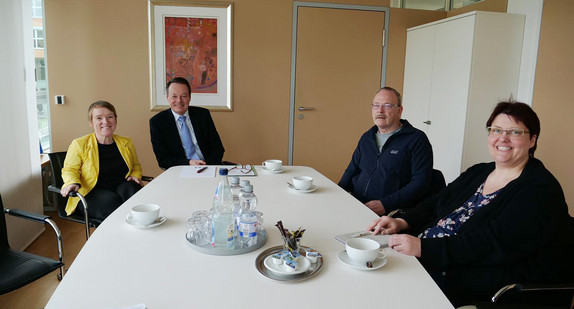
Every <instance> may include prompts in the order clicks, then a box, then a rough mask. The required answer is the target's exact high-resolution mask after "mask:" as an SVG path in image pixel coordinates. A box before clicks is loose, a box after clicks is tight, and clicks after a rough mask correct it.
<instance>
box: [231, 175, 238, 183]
mask: <svg viewBox="0 0 574 309" xmlns="http://www.w3.org/2000/svg"><path fill="white" fill-rule="evenodd" d="M229 183H230V184H234V185H236V184H239V177H237V176H231V177H229Z"/></svg>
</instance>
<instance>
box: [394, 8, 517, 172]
mask: <svg viewBox="0 0 574 309" xmlns="http://www.w3.org/2000/svg"><path fill="white" fill-rule="evenodd" d="M523 28H524V16H523V15H515V14H504V13H493V12H470V13H467V14H462V15H457V16H454V17H451V18H447V19H444V20H440V21H436V22H433V23H429V24H425V25H422V26H417V27H414V28H410V29H408V30H407V49H406V59H405V77H404V86H403V105H404V110H403V115H402V118H404V119H407V120H408V121H409V122H410V123H411V124H412V125H413V126H415V127H416V128H419V129H421V130H423V131H424V132H425V133H426V134H427V136H428V138H429V140H430V142H431V144H432V147H433V153H434V168H435V169H439V170H441V171H442V172H443V174H444V176H445V178H446V181H447V182H451V181H452V180H454V179H455V178H456V177H458V175H459V174H460V173H461V172H462V171H464V170H466V169H467V168H468V167H469V166H472V165H474V164H476V163H479V162H489V161H492V159H491V157H490V155H489V154H488V148H487V135H486V129H485V127H486V121H487V120H488V117H489V116H490V113H491V112H492V109H493V108H494V106H495V105H496V103H498V102H499V101H501V100H506V99H508V98H509V97H510V96H511V95H512V96H513V97H516V90H517V87H518V76H519V73H520V57H521V50H522V33H523Z"/></svg>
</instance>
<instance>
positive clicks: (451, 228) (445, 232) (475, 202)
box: [419, 183, 500, 238]
mask: <svg viewBox="0 0 574 309" xmlns="http://www.w3.org/2000/svg"><path fill="white" fill-rule="evenodd" d="M483 187H484V183H482V184H481V185H480V186H479V187H478V190H476V192H475V193H474V194H473V195H472V196H471V197H470V198H469V199H468V200H467V201H466V202H464V203H463V204H462V206H461V207H459V208H457V209H455V210H454V211H453V212H452V213H450V214H448V215H446V216H445V217H444V218H442V219H440V220H439V221H438V223H437V224H436V226H433V227H430V228H428V229H426V230H425V231H424V232H423V233H421V235H419V238H442V237H449V236H454V235H456V234H457V232H458V231H459V230H460V227H461V226H462V225H463V224H464V223H465V222H466V221H467V220H468V219H469V218H470V217H471V216H472V215H473V214H474V213H476V212H477V211H478V210H480V209H481V208H482V207H483V206H486V205H488V203H490V201H491V200H492V199H493V198H495V197H496V195H497V194H498V192H499V191H500V190H497V191H495V192H493V193H491V194H488V195H483V194H482V188H483Z"/></svg>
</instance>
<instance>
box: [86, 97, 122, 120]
mask: <svg viewBox="0 0 574 309" xmlns="http://www.w3.org/2000/svg"><path fill="white" fill-rule="evenodd" d="M97 107H105V108H107V109H109V110H110V111H111V112H112V113H114V117H116V118H118V114H117V113H116V108H115V107H114V106H113V105H112V103H110V102H108V101H101V100H100V101H96V102H94V103H92V104H90V107H88V120H89V121H92V112H93V111H94V108H97Z"/></svg>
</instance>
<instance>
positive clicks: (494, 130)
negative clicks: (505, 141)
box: [486, 127, 530, 139]
mask: <svg viewBox="0 0 574 309" xmlns="http://www.w3.org/2000/svg"><path fill="white" fill-rule="evenodd" d="M486 131H487V132H488V135H492V136H501V135H502V134H503V133H504V132H506V136H508V137H509V138H512V139H519V138H521V137H522V135H524V133H530V131H526V130H524V129H520V128H513V129H503V128H499V127H488V128H486Z"/></svg>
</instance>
